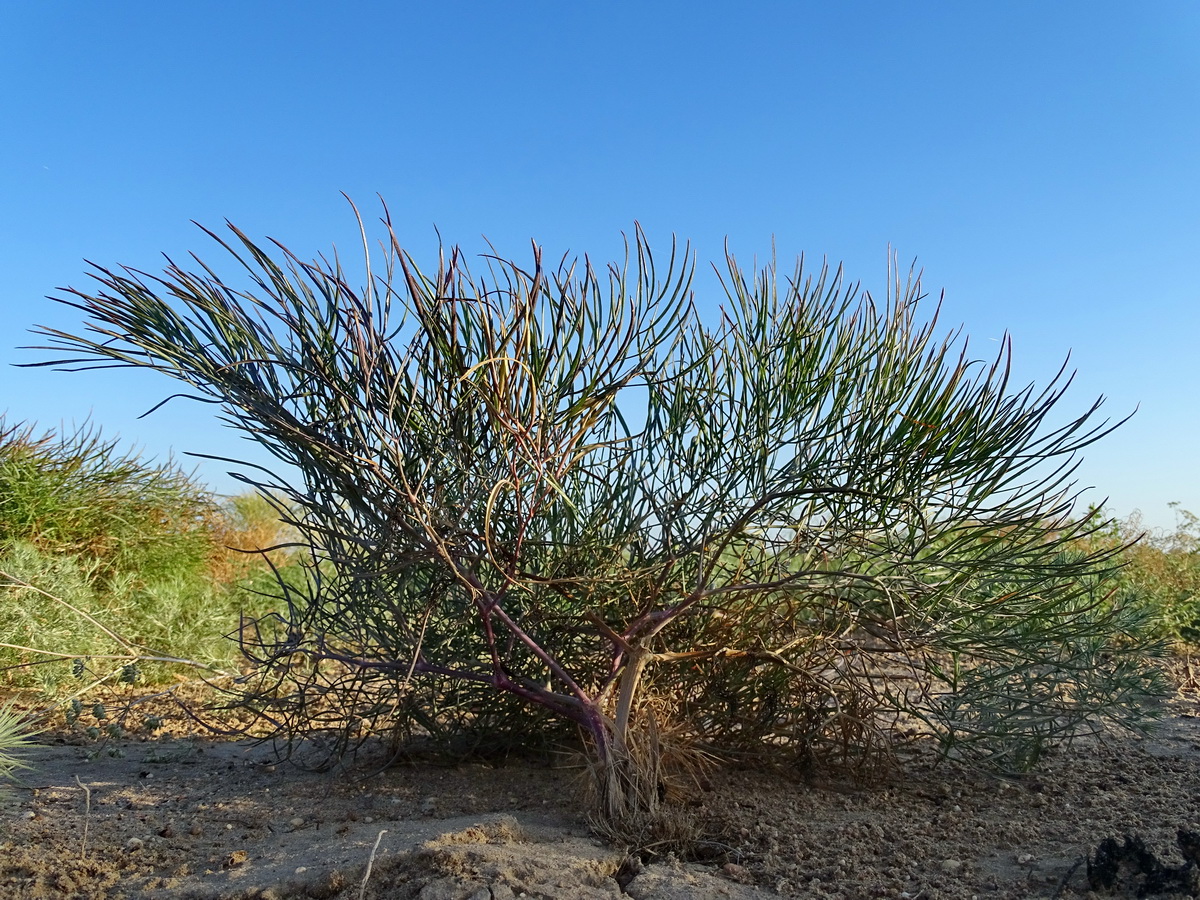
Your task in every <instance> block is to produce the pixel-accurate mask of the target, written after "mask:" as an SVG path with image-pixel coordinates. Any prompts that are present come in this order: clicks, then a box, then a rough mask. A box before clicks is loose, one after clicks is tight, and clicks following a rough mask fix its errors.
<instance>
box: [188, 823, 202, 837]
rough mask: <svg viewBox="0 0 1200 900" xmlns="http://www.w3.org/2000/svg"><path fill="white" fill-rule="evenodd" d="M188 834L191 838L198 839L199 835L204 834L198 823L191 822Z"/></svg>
mask: <svg viewBox="0 0 1200 900" xmlns="http://www.w3.org/2000/svg"><path fill="white" fill-rule="evenodd" d="M188 834H190V835H191V836H192V837H198V836H199V835H202V834H204V829H203V828H201V827H200V824H199V823H198V822H193V823H192V826H191V827H190V828H189V829H188Z"/></svg>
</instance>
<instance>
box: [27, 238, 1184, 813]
mask: <svg viewBox="0 0 1200 900" xmlns="http://www.w3.org/2000/svg"><path fill="white" fill-rule="evenodd" d="M383 224H384V232H383V241H382V242H381V245H380V247H379V248H373V247H372V246H371V244H370V241H369V239H368V238H367V235H366V229H365V228H362V223H361V220H360V228H362V238H363V251H364V255H363V265H364V266H365V274H364V276H363V283H362V284H361V285H360V286H355V285H354V284H352V283H351V278H350V277H349V276H348V275H347V274H346V272H345V270H344V269H343V266H342V263H341V262H340V261H339V259H338V258H337V257H336V256H335V257H333V259H332V261H331V260H328V259H325V258H321V259H317V260H315V261H311V262H306V261H304V260H303V259H301V258H300V257H299V256H297V255H295V254H293V253H292V252H291V251H289V250H287V249H286V248H284V247H283V246H282V245H278V244H276V245H275V247H274V249H273V250H268V249H265V248H263V247H260V246H258V245H256V244H255V243H254V242H252V241H251V240H250V239H249V238H248V237H247V236H245V235H244V234H243V233H242V232H240V231H238V230H237V229H236V228H233V227H232V226H231V235H230V237H229V238H228V239H222V238H221V237H219V236H217V235H216V234H214V233H211V232H210V233H209V234H210V236H211V237H213V238H214V239H215V240H217V241H218V242H219V243H220V244H221V246H222V247H223V249H224V250H225V251H227V252H228V253H229V255H230V258H231V261H232V263H233V267H232V271H231V273H230V275H229V276H228V277H224V276H221V275H218V274H217V271H216V269H214V268H212V267H209V266H208V265H205V264H203V263H199V264H198V268H195V269H193V270H191V271H188V270H186V269H184V268H182V267H179V266H176V265H174V264H171V265H170V266H169V267H168V268H167V269H166V270H165V271H164V272H163V273H162V274H161V275H158V276H154V275H149V274H146V273H141V272H137V271H132V270H128V269H124V270H112V269H103V268H97V269H95V270H94V272H93V273H92V277H93V278H94V279H95V281H96V286H95V287H94V288H93V290H92V291H86V290H78V289H69V290H67V291H66V292H65V293H64V295H63V296H62V297H61V298H60V299H61V300H62V302H64V303H67V304H68V305H71V306H74V307H75V308H76V309H78V310H79V311H80V312H81V313H82V314H83V316H84V317H85V318H84V325H83V328H82V329H81V330H80V331H79V332H78V333H74V334H72V333H67V332H62V331H58V330H54V329H49V328H43V329H41V333H42V334H43V335H44V336H46V337H47V338H49V339H50V347H49V349H53V350H56V351H58V352H60V353H62V352H64V351H65V353H66V356H65V357H63V358H59V359H55V360H51V361H47V362H46V363H43V364H44V365H54V366H58V367H62V368H69V369H87V368H90V367H93V366H112V365H114V364H117V365H129V366H136V367H143V368H149V369H153V370H157V371H161V372H165V373H167V374H169V375H171V376H172V377H174V378H176V379H179V380H180V381H181V382H183V383H184V384H185V385H186V390H187V392H188V393H189V394H193V395H197V396H199V397H202V398H205V399H208V400H210V401H215V402H216V403H218V404H219V405H220V408H221V410H222V414H223V416H224V418H225V420H226V421H227V422H229V423H230V424H231V425H233V427H235V428H238V429H240V430H242V431H244V432H245V433H246V435H247V436H249V437H251V438H253V439H255V440H256V441H258V442H259V443H260V444H261V445H262V446H263V447H265V448H266V449H267V450H268V451H270V452H271V453H272V454H274V456H275V457H276V458H277V459H278V460H279V461H280V462H281V463H282V464H285V465H286V467H287V468H286V469H281V471H289V472H291V471H294V472H298V473H299V474H298V476H297V477H294V478H291V477H289V478H288V479H283V478H280V477H277V476H274V475H271V474H270V473H266V474H262V473H261V470H257V469H251V470H248V471H251V472H253V473H254V474H253V475H247V476H245V477H246V480H247V482H248V483H250V484H252V485H255V486H257V487H258V488H259V489H260V490H262V491H263V492H264V495H265V496H268V497H270V498H273V499H272V500H271V502H273V503H274V504H275V506H276V509H277V510H278V512H279V513H280V515H281V516H282V517H283V518H284V519H285V521H287V523H288V525H289V526H290V527H292V528H294V529H295V530H296V533H297V535H298V536H299V539H300V542H301V543H302V544H304V545H305V548H306V551H305V552H306V554H307V560H306V565H305V574H306V578H305V579H304V580H303V581H302V582H301V581H299V580H296V579H292V580H288V579H280V580H279V583H278V589H277V591H276V593H277V603H278V607H279V609H280V610H281V612H280V615H279V616H277V617H273V618H270V619H264V620H261V621H260V622H259V627H258V630H257V631H256V632H251V634H250V638H251V639H250V640H249V642H248V645H247V650H248V652H250V653H251V654H252V655H253V656H254V657H255V658H256V659H257V660H258V663H259V672H260V675H261V679H260V680H259V681H258V682H256V683H255V685H251V686H250V693H249V694H248V696H247V697H246V702H248V703H249V704H251V705H254V706H256V707H257V708H258V709H259V710H260V711H261V712H262V713H263V715H264V716H267V717H269V718H270V720H271V721H272V722H274V723H275V724H276V726H277V727H278V728H279V729H280V730H281V732H282V733H283V734H284V735H302V734H307V733H311V732H312V731H313V730H318V729H319V730H323V731H328V732H330V733H332V734H333V735H334V736H335V741H334V745H335V748H337V749H345V748H346V747H347V746H350V745H351V744H352V743H353V741H355V740H358V739H359V738H360V737H362V736H363V735H365V734H368V733H371V732H379V731H393V732H395V733H396V734H398V735H400V736H415V735H420V734H433V735H440V736H442V737H444V738H446V739H454V738H466V739H468V740H470V739H471V738H472V735H483V736H484V739H485V740H486V739H487V737H488V736H497V735H498V736H499V738H497V739H501V738H505V737H506V736H513V735H520V734H525V735H529V734H530V733H532V732H536V731H537V730H539V729H541V728H542V727H543V726H544V725H545V724H546V723H548V722H551V721H558V722H566V723H571V724H573V725H575V726H577V727H578V728H579V729H580V730H581V731H582V733H583V735H584V736H585V739H586V742H587V744H588V746H589V748H590V752H591V754H592V759H593V767H594V772H595V774H596V784H597V788H598V790H597V794H596V796H597V798H598V800H597V815H598V816H599V818H600V820H601V821H605V822H609V823H612V824H613V826H614V827H616V828H620V827H621V825H622V823H631V827H633V828H634V829H635V830H637V831H639V832H640V833H647V829H650V830H651V831H652V830H653V829H652V828H651V827H650V826H651V825H652V823H653V821H654V820H656V817H657V818H658V820H660V821H662V822H667V821H668V820H669V819H670V815H671V814H669V813H668V812H666V811H665V807H664V803H665V802H666V801H668V800H669V799H670V793H671V785H672V784H674V783H678V781H679V779H678V778H675V776H674V775H673V774H672V773H670V772H668V771H667V770H668V769H670V768H671V764H672V763H675V764H676V766H677V768H682V769H685V770H686V769H687V768H689V767H691V766H695V765H699V764H700V761H701V760H702V758H703V755H704V753H706V752H712V753H723V752H730V753H736V752H746V751H749V750H756V751H758V752H762V751H763V749H764V748H767V749H770V750H771V751H772V752H774V753H776V754H781V755H786V754H795V755H797V756H799V757H800V758H802V759H812V758H813V757H814V755H818V754H833V755H839V756H841V757H842V758H844V759H846V760H848V761H851V762H854V761H856V760H863V759H869V758H871V757H873V756H875V755H877V754H878V753H879V752H881V751H885V750H886V748H887V747H888V746H889V741H890V737H891V735H892V731H893V729H894V728H895V727H896V725H897V723H899V722H901V721H905V722H912V721H914V720H915V721H917V722H918V723H923V724H924V725H925V726H927V727H928V728H931V729H932V730H933V732H934V733H935V734H936V735H937V736H938V738H939V739H940V740H941V741H942V743H943V745H944V747H945V749H946V751H947V752H955V753H960V754H963V755H966V756H969V757H971V758H974V759H977V760H979V761H981V762H983V763H987V764H991V765H995V766H999V767H1005V768H1019V767H1023V766H1027V765H1030V764H1032V763H1033V762H1035V761H1036V759H1037V758H1038V756H1039V755H1040V754H1041V752H1042V751H1043V750H1044V749H1045V748H1046V747H1048V746H1051V745H1053V744H1054V743H1056V742H1058V741H1061V740H1064V739H1068V738H1070V737H1071V736H1073V735H1076V734H1078V733H1079V732H1080V731H1082V730H1088V729H1091V728H1095V727H1098V723H1100V722H1102V721H1104V720H1106V719H1108V720H1113V721H1116V722H1118V723H1121V724H1125V725H1129V726H1131V727H1136V726H1137V725H1138V724H1139V722H1140V721H1141V714H1140V712H1139V703H1140V702H1141V701H1142V700H1143V699H1144V698H1146V697H1147V696H1152V695H1154V694H1155V692H1156V691H1157V690H1158V689H1159V687H1160V685H1159V682H1158V680H1157V675H1156V674H1155V671H1154V670H1153V669H1151V668H1147V667H1146V666H1145V665H1144V664H1143V660H1144V657H1145V654H1146V653H1147V652H1152V651H1153V650H1154V649H1155V646H1154V645H1153V643H1151V642H1149V641H1148V640H1146V639H1144V638H1143V637H1142V636H1141V632H1140V628H1141V624H1142V623H1141V621H1140V619H1139V613H1138V611H1137V610H1136V609H1133V608H1130V607H1128V606H1125V605H1122V604H1120V603H1114V602H1112V601H1111V598H1110V596H1109V594H1110V589H1109V588H1110V585H1111V583H1112V577H1113V569H1114V566H1115V563H1114V558H1115V555H1116V553H1117V551H1116V550H1114V549H1111V548H1108V547H1097V548H1094V549H1090V550H1089V549H1081V546H1082V545H1081V543H1080V541H1081V539H1083V538H1085V537H1086V536H1087V535H1088V533H1089V532H1090V531H1092V530H1095V529H1096V528H1097V527H1099V526H1098V525H1097V524H1096V523H1094V522H1092V521H1091V520H1089V519H1086V518H1082V519H1078V518H1074V517H1073V512H1072V510H1073V503H1074V500H1075V487H1074V484H1073V481H1072V478H1071V473H1072V471H1073V467H1074V465H1075V463H1076V460H1077V453H1078V451H1080V450H1081V449H1082V448H1084V447H1085V446H1086V445H1087V444H1089V443H1090V442H1092V441H1094V440H1096V439H1098V438H1100V437H1101V436H1102V435H1103V434H1104V433H1105V431H1106V430H1108V427H1109V426H1108V425H1107V423H1105V422H1097V421H1096V415H1095V414H1096V407H1097V406H1098V405H1099V404H1098V403H1097V404H1094V405H1092V406H1091V407H1088V408H1085V409H1083V410H1082V411H1079V412H1072V413H1070V414H1068V415H1066V416H1065V417H1064V416H1061V415H1060V414H1059V406H1060V401H1061V400H1062V397H1063V392H1064V390H1065V388H1066V385H1067V382H1068V381H1069V379H1068V378H1066V377H1064V373H1063V372H1061V371H1060V372H1059V373H1058V374H1057V375H1056V376H1055V377H1053V378H1052V379H1051V380H1050V382H1049V383H1048V385H1046V386H1045V387H1042V388H1036V387H1034V386H1032V385H1027V386H1021V385H1013V384H1011V383H1010V372H1009V352H1010V348H1009V344H1008V342H1007V340H1006V341H1005V342H1004V343H1003V344H1002V346H1001V348H1000V350H999V352H998V355H997V356H995V357H994V358H992V359H987V360H980V359H977V358H975V357H973V356H972V355H971V354H970V352H969V351H968V348H967V345H966V342H965V341H964V340H962V339H961V338H960V336H959V335H958V334H957V333H956V332H945V331H943V330H942V329H941V328H940V326H939V324H938V321H937V315H936V311H933V312H930V313H927V312H926V309H925V306H924V305H923V297H924V295H923V293H922V290H921V286H920V281H919V279H918V278H915V277H913V276H912V275H910V276H909V277H908V278H907V279H905V278H903V277H902V276H901V275H900V274H899V273H896V275H895V278H894V279H893V278H889V284H888V288H887V293H886V296H885V297H884V298H882V299H879V300H877V299H875V298H873V297H872V296H871V295H870V294H868V293H866V292H864V291H862V290H860V289H859V288H858V287H857V286H855V285H851V284H848V283H847V282H846V281H845V280H844V279H843V277H842V274H841V272H840V270H839V271H831V270H829V269H827V268H824V267H822V268H820V269H818V270H816V271H813V272H809V271H807V270H805V269H804V268H803V266H802V265H801V264H797V266H796V267H795V269H793V270H792V271H790V272H789V273H780V272H779V271H778V270H777V267H776V265H775V263H774V262H772V263H771V264H770V265H768V266H766V267H765V268H763V269H762V270H758V271H750V272H748V271H745V270H743V269H742V268H741V267H740V266H739V265H738V263H737V262H736V261H735V260H734V259H733V258H732V257H729V258H727V259H726V260H725V273H724V277H723V285H724V291H725V296H724V298H723V301H722V305H721V306H720V308H719V309H718V308H717V307H716V305H715V304H714V305H712V306H711V307H706V308H705V311H704V314H703V315H701V314H700V313H699V312H698V311H697V308H696V307H695V306H694V305H693V298H692V292H691V273H692V261H691V259H690V257H689V254H688V252H687V251H686V250H684V251H682V252H677V248H676V247H675V246H674V245H672V246H671V249H670V253H669V255H668V256H667V258H665V259H663V258H661V257H660V258H656V257H655V255H654V254H652V252H651V249H650V246H649V243H648V241H647V240H646V238H645V237H644V236H643V234H642V233H641V232H640V231H638V232H637V233H636V234H635V236H634V239H633V242H632V244H631V246H630V247H629V251H628V254H627V257H626V259H625V260H624V261H623V262H621V263H618V264H616V265H613V266H610V267H609V268H608V269H607V271H597V270H595V269H594V268H593V267H592V266H591V265H590V263H589V262H588V261H587V260H586V259H585V260H584V261H583V262H575V263H571V262H569V261H567V260H564V261H563V262H562V263H561V264H560V265H559V266H557V267H555V268H546V267H544V266H543V263H542V258H541V253H540V251H539V250H538V249H537V248H536V246H535V248H534V252H533V254H532V257H531V258H530V259H529V261H528V263H527V264H525V265H523V264H521V263H518V262H516V261H513V260H509V259H504V258H500V257H496V256H491V257H486V258H485V259H484V261H483V264H482V272H481V273H479V274H476V273H473V272H472V271H471V270H470V269H469V268H468V266H467V264H466V263H465V261H464V259H463V257H462V255H461V253H460V252H459V251H458V250H457V249H448V250H446V251H444V252H443V253H442V254H441V255H440V257H439V260H438V262H437V265H436V268H434V269H432V270H429V271H423V270H421V269H420V268H419V267H418V265H417V263H416V261H415V260H414V259H412V258H411V257H410V256H409V255H408V254H407V253H406V252H405V251H404V250H403V249H402V248H401V247H400V245H399V242H398V240H397V239H396V235H395V232H394V231H393V229H392V227H391V223H390V222H389V221H387V220H386V218H385V220H384V223H383ZM272 253H274V255H272ZM243 635H244V636H246V632H245V631H243ZM663 817H666V818H663ZM664 827H665V828H667V830H668V831H669V830H670V826H669V825H664Z"/></svg>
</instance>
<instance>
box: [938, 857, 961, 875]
mask: <svg viewBox="0 0 1200 900" xmlns="http://www.w3.org/2000/svg"><path fill="white" fill-rule="evenodd" d="M961 868H962V863H961V862H959V861H958V860H957V859H944V860H942V871H943V872H944V873H945V874H947V875H956V874H958V870H959V869H961Z"/></svg>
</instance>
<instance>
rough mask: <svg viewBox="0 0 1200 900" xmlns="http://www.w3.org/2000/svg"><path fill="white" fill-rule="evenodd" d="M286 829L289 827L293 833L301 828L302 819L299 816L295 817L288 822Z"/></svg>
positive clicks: (302, 825)
mask: <svg viewBox="0 0 1200 900" xmlns="http://www.w3.org/2000/svg"><path fill="white" fill-rule="evenodd" d="M288 827H290V828H291V829H292V831H295V830H296V829H298V828H303V827H304V819H303V818H301V817H300V816H296V817H295V818H293V819H290V820H288Z"/></svg>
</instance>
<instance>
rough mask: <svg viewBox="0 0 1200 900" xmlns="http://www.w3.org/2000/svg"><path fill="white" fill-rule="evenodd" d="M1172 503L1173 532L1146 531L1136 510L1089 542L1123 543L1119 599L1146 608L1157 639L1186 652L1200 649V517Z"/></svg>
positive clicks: (1115, 544) (1119, 575) (1113, 544)
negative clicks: (1173, 513)
mask: <svg viewBox="0 0 1200 900" xmlns="http://www.w3.org/2000/svg"><path fill="white" fill-rule="evenodd" d="M1171 507H1172V508H1173V509H1174V510H1175V516H1176V522H1175V528H1174V529H1173V530H1167V529H1147V528H1146V526H1145V523H1144V522H1143V521H1142V517H1141V515H1140V514H1137V513H1135V514H1134V515H1131V516H1129V517H1127V518H1125V519H1122V520H1120V521H1113V522H1112V523H1111V524H1110V525H1109V526H1108V527H1107V528H1106V529H1104V530H1103V531H1102V532H1100V533H1098V534H1096V535H1095V536H1094V538H1093V542H1094V543H1096V544H1104V545H1108V546H1124V547H1125V549H1124V550H1123V551H1122V555H1121V558H1122V560H1123V561H1124V563H1125V566H1124V567H1123V568H1122V569H1121V570H1120V572H1119V573H1118V575H1117V584H1118V586H1119V588H1118V596H1119V599H1120V601H1121V602H1122V603H1124V604H1127V605H1128V604H1135V603H1136V604H1140V605H1142V606H1144V607H1145V608H1146V611H1147V613H1148V619H1149V622H1150V623H1151V628H1152V629H1153V631H1154V632H1155V633H1156V634H1157V635H1158V636H1159V637H1162V638H1166V639H1167V640H1170V641H1173V642H1176V643H1178V644H1181V645H1183V648H1182V649H1184V650H1189V649H1193V648H1196V647H1200V518H1197V517H1196V516H1195V515H1193V514H1192V513H1190V512H1188V511H1187V510H1185V509H1183V508H1181V507H1180V505H1179V504H1178V503H1172V504H1171ZM1098 515H1099V514H1098Z"/></svg>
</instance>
